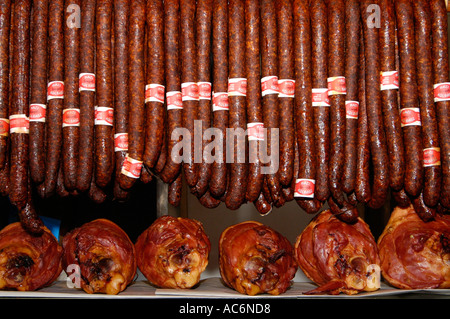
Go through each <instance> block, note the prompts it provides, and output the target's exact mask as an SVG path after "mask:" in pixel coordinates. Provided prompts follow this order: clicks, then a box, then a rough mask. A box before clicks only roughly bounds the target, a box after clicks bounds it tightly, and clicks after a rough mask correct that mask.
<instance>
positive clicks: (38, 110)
mask: <svg viewBox="0 0 450 319" xmlns="http://www.w3.org/2000/svg"><path fill="white" fill-rule="evenodd" d="M46 113H47V105H46V104H38V103H33V104H30V109H29V119H30V122H41V123H45V115H46Z"/></svg>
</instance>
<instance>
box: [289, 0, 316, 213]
mask: <svg viewBox="0 0 450 319" xmlns="http://www.w3.org/2000/svg"><path fill="white" fill-rule="evenodd" d="M293 12H294V33H295V34H297V36H296V37H295V40H294V57H295V63H294V65H295V106H294V115H295V124H296V137H297V145H298V154H299V159H298V163H299V168H298V171H297V173H296V174H295V175H294V176H295V177H296V178H297V179H306V180H304V181H301V182H300V181H299V182H298V184H299V185H305V184H306V185H308V183H309V187H308V189H305V187H300V188H301V190H303V191H305V190H310V191H312V190H313V189H314V186H311V181H308V180H315V178H316V157H315V139H314V129H313V110H312V70H311V29H310V15H309V9H308V1H305V0H296V1H294V5H293ZM296 188H297V186H296ZM310 195H312V196H314V192H312V194H311V193H310V194H308V196H310ZM296 201H297V204H298V205H299V206H300V207H301V208H302V209H303V210H305V211H306V212H307V213H308V214H314V213H317V212H318V211H319V209H320V207H321V206H322V203H321V202H320V201H318V200H317V199H316V198H308V197H303V196H302V197H297V198H296Z"/></svg>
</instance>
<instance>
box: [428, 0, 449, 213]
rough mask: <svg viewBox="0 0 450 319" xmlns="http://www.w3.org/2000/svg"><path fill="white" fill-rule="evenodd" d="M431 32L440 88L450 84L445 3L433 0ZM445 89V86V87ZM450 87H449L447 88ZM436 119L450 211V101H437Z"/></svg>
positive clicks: (442, 195) (436, 82)
mask: <svg viewBox="0 0 450 319" xmlns="http://www.w3.org/2000/svg"><path fill="white" fill-rule="evenodd" d="M429 3H430V12H431V31H432V39H433V42H432V56H433V59H432V60H433V80H434V85H435V86H436V87H439V86H440V85H439V84H441V83H447V84H448V82H449V76H448V72H449V66H448V35H447V31H446V30H447V10H446V7H445V4H444V1H440V0H431V1H429ZM444 87H445V86H444ZM447 87H448V86H447ZM435 101H436V104H435V106H436V118H437V123H438V130H439V142H440V148H441V153H440V154H441V168H442V185H441V192H440V204H441V205H442V206H443V207H445V208H446V209H450V133H449V131H448V130H449V129H448V128H449V127H450V101H449V100H448V92H447V98H445V99H439V98H438V99H436V100H435Z"/></svg>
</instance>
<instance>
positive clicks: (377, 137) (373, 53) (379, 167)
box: [361, 0, 389, 209]
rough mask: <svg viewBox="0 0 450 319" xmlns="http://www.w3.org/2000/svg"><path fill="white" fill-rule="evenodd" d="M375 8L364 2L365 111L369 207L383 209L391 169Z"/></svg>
mask: <svg viewBox="0 0 450 319" xmlns="http://www.w3.org/2000/svg"><path fill="white" fill-rule="evenodd" d="M370 4H372V2H371V1H370V0H363V1H362V2H361V16H362V21H364V22H363V23H362V25H363V31H364V49H365V51H364V52H365V65H366V78H365V86H366V111H367V123H368V133H369V137H370V152H371V155H372V164H373V174H374V178H373V189H372V190H373V191H372V198H371V200H370V201H369V202H368V205H369V206H370V207H372V208H374V209H376V208H380V207H381V206H383V204H384V202H385V200H386V197H387V195H388V192H389V167H388V164H389V163H388V152H387V145H386V136H385V132H384V125H383V114H382V110H381V95H380V63H379V44H378V40H379V39H378V33H379V32H378V29H377V28H376V27H371V26H369V25H368V23H367V21H370V18H369V16H370V14H371V10H369V11H367V9H368V6H369V5H370Z"/></svg>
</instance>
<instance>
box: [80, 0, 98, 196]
mask: <svg viewBox="0 0 450 319" xmlns="http://www.w3.org/2000/svg"><path fill="white" fill-rule="evenodd" d="M95 2H96V1H95V0H82V1H81V30H80V72H81V73H94V70H95V51H96V43H95ZM94 107H95V91H91V90H83V91H81V92H80V141H79V152H78V158H79V162H78V172H77V189H78V190H79V191H80V192H85V191H87V190H88V189H89V188H90V185H91V180H92V172H93V171H94V170H93V167H94V134H95V133H94V122H95V120H94V114H95V110H94Z"/></svg>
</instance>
